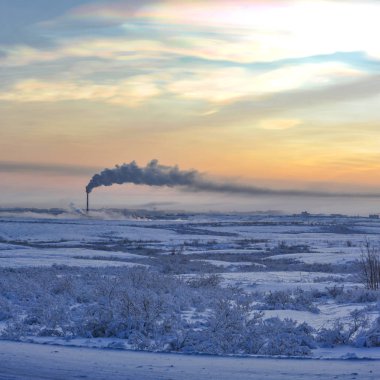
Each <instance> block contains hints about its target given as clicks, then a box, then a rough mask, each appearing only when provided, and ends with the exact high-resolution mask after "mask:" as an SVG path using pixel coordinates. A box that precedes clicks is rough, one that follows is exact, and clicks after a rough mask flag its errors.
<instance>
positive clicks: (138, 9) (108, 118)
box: [0, 0, 380, 214]
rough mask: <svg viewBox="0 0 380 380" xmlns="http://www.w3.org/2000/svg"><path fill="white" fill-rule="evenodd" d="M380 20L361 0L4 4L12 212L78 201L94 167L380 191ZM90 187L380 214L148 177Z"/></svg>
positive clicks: (137, 199)
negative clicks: (133, 165)
mask: <svg viewBox="0 0 380 380" xmlns="http://www.w3.org/2000/svg"><path fill="white" fill-rule="evenodd" d="M379 17H380V3H379V2H377V1H358V0H356V1H355V0H352V1H344V2H343V1H336V0H324V1H323V0H305V1H297V0H290V1H286V0H285V1H264V0H237V1H232V0H229V1H225V0H222V1H216V0H211V1H207V2H205V1H186V0H185V1H181V2H178V1H174V0H166V1H163V0H158V1H155V0H143V1H129V0H124V1H117V0H115V1H94V0H63V1H59V2H53V1H50V0H34V1H27V0H2V1H1V2H0V62H1V65H0V74H1V75H0V136H1V138H0V181H1V194H2V195H1V202H0V207H7V206H21V207H22V206H34V205H37V206H46V207H54V206H57V207H62V206H66V205H68V204H69V203H71V202H75V203H76V204H79V205H81V204H83V202H84V195H85V194H84V189H85V186H86V185H87V183H88V181H89V180H90V178H91V177H92V176H93V174H95V173H97V172H99V171H101V170H102V169H104V168H112V167H114V166H115V164H123V163H125V162H131V161H133V160H136V161H137V163H138V164H139V165H141V166H143V165H145V164H146V163H147V162H149V161H150V160H152V159H158V160H159V161H160V163H162V164H164V165H169V166H173V165H179V167H180V168H181V169H183V170H190V169H195V170H197V171H199V172H200V173H204V174H205V175H207V177H208V178H212V179H213V180H215V181H219V182H220V181H223V182H224V183H227V182H228V183H240V184H244V185H246V186H253V187H259V188H270V189H273V190H275V191H277V190H296V191H300V192H307V191H309V192H337V193H339V192H351V193H356V192H358V193H378V192H380V175H379V174H380V160H379V159H380V153H379V148H378V147H379V143H380V128H379V121H380V108H379V106H378V105H379V104H380V103H379V102H380V47H379V46H380V45H379V43H378V41H377V40H378V36H379V35H380V24H379V22H378V19H379ZM92 198H93V202H95V204H96V205H97V206H99V207H102V206H109V207H112V206H115V205H117V206H128V205H130V206H138V205H144V204H158V205H161V206H160V207H162V208H165V207H166V208H169V209H170V208H174V209H188V210H209V209H210V210H222V211H223V210H238V211H239V210H247V209H249V210H252V211H253V210H267V209H278V210H283V211H289V212H291V211H300V210H303V209H308V210H310V211H313V212H318V211H320V212H327V211H329V212H345V213H361V214H365V213H368V212H380V199H363V198H353V199H344V198H342V199H340V198H339V199H323V198H320V197H308V198H303V197H301V198H298V197H294V196H293V197H290V198H289V197H288V196H286V195H285V194H277V195H275V194H272V195H270V196H268V194H266V195H255V196H250V197H247V196H243V195H241V194H234V195H232V194H211V193H208V192H206V193H198V192H197V193H191V192H181V191H178V190H176V189H169V188H156V187H154V188H152V187H148V186H136V185H122V186H112V187H110V188H98V189H97V190H96V194H94V196H93V197H92ZM377 204H379V207H377Z"/></svg>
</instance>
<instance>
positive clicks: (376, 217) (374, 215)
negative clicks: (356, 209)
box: [369, 214, 379, 219]
mask: <svg viewBox="0 0 380 380" xmlns="http://www.w3.org/2000/svg"><path fill="white" fill-rule="evenodd" d="M369 218H370V219H379V214H369Z"/></svg>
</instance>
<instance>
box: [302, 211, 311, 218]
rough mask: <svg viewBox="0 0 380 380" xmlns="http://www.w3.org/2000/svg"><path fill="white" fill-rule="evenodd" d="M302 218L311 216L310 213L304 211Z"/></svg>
mask: <svg viewBox="0 0 380 380" xmlns="http://www.w3.org/2000/svg"><path fill="white" fill-rule="evenodd" d="M301 216H304V217H305V216H306V217H307V216H310V213H308V212H307V211H302V212H301Z"/></svg>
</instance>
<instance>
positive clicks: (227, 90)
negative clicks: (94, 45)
mask: <svg viewBox="0 0 380 380" xmlns="http://www.w3.org/2000/svg"><path fill="white" fill-rule="evenodd" d="M180 73H181V72H180V71H179V70H178V69H175V68H168V69H167V70H166V71H165V72H164V73H162V74H161V73H158V74H157V73H151V74H146V75H135V76H131V77H128V78H127V79H121V80H117V81H116V80H114V81H112V82H111V83H107V84H104V83H102V84H98V83H96V82H93V81H89V80H87V81H85V80H77V81H60V82H54V81H49V82H48V81H42V80H38V79H29V80H24V81H20V82H18V83H16V84H15V85H13V86H11V87H9V88H8V89H7V90H6V91H3V92H0V100H7V101H16V102H55V101H62V100H89V101H97V102H99V101H100V102H105V103H111V104H117V105H121V106H129V107H134V106H138V105H140V104H141V103H142V102H144V101H147V100H149V99H150V98H152V97H156V96H159V95H163V96H165V95H175V96H176V97H179V98H184V99H188V100H201V101H203V102H205V103H216V104H225V103H232V102H236V101H239V99H241V98H247V97H256V98H257V99H259V98H260V97H263V96H264V97H268V96H269V97H270V96H272V95H273V94H275V93H281V92H288V91H291V90H295V89H298V88H305V87H309V88H313V87H323V86H327V85H330V84H331V83H334V82H335V81H336V80H337V78H339V80H341V81H344V80H348V79H352V78H356V77H360V76H363V75H364V73H363V72H361V71H359V70H355V69H353V68H351V67H349V66H348V65H345V64H341V63H321V64H304V65H295V66H288V67H284V68H280V69H275V70H270V71H268V72H264V73H256V72H254V71H251V70H248V69H243V68H238V67H230V68H220V69H215V70H212V71H210V70H205V69H201V68H194V69H193V72H192V73H191V74H187V75H186V74H183V76H186V78H184V79H179V78H178V76H179V75H180ZM207 113H208V112H206V114H207Z"/></svg>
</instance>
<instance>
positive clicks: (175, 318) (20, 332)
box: [0, 266, 314, 355]
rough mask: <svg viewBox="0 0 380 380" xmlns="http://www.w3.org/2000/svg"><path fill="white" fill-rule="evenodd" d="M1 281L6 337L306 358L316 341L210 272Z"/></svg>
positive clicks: (51, 272)
mask: <svg viewBox="0 0 380 380" xmlns="http://www.w3.org/2000/svg"><path fill="white" fill-rule="evenodd" d="M0 279H1V280H0V294H1V295H2V297H1V299H0V300H1V302H2V304H0V306H2V305H3V304H4V305H5V306H4V307H3V308H2V309H1V310H3V309H4V310H7V314H6V318H7V326H6V328H5V329H4V330H3V331H2V337H5V338H8V339H20V338H23V337H30V336H50V337H64V338H75V337H87V338H93V337H96V338H98V337H118V338H122V339H125V340H126V342H127V343H128V344H129V345H131V346H132V347H134V348H136V349H145V350H161V351H179V352H202V353H214V354H237V353H239V354H263V355H307V354H308V353H309V352H310V348H312V347H313V344H314V343H313V337H312V330H311V328H310V327H308V326H307V325H305V324H302V325H298V324H297V323H296V322H294V321H290V320H284V321H282V320H280V319H278V318H274V319H273V318H272V319H267V320H265V319H263V315H262V314H261V313H257V312H256V313H255V312H254V310H253V306H252V304H253V296H252V295H251V294H249V293H246V292H244V291H243V290H242V289H239V288H238V287H227V288H221V287H220V286H219V281H220V279H219V277H217V276H214V275H209V276H201V277H200V278H198V280H195V279H193V280H190V281H189V280H183V279H181V278H178V277H174V276H168V275H163V274H160V273H157V272H153V271H151V270H147V269H145V268H117V267H113V268H102V269H101V270H100V269H95V268H68V267H64V266H60V267H58V266H55V267H51V268H48V269H46V268H29V269H17V270H4V269H0ZM297 297H301V296H300V295H298V296H297ZM302 297H303V295H302ZM4 300H6V301H4ZM189 313H190V314H191V313H193V314H197V318H195V319H192V318H189V317H188V315H189Z"/></svg>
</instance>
